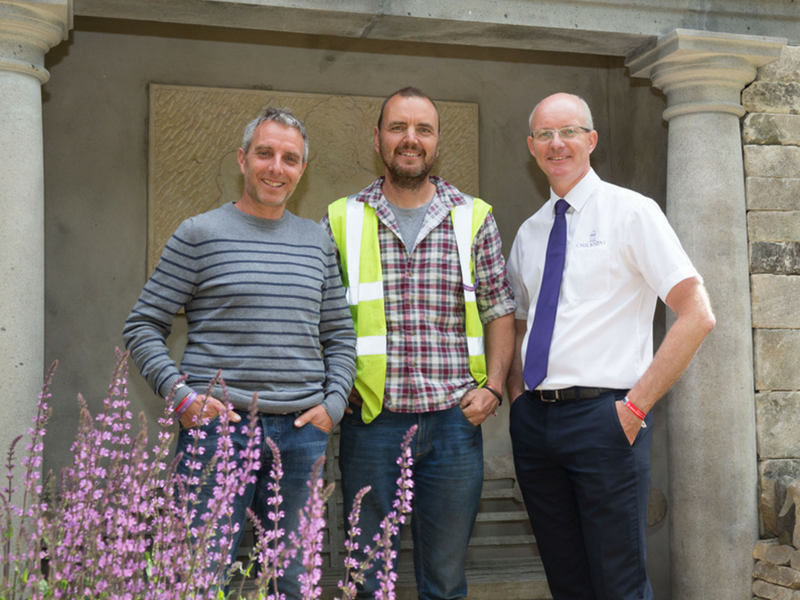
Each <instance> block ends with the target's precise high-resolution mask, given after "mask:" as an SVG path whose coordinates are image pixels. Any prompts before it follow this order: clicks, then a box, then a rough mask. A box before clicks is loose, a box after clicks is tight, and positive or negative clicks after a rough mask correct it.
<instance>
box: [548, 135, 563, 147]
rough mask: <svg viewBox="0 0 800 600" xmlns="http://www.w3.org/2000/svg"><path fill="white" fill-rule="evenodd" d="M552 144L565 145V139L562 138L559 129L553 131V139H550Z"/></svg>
mask: <svg viewBox="0 0 800 600" xmlns="http://www.w3.org/2000/svg"><path fill="white" fill-rule="evenodd" d="M550 145H551V146H557V147H560V146H563V145H564V140H563V139H562V138H561V135H560V134H559V133H558V131H554V132H553V139H552V140H550Z"/></svg>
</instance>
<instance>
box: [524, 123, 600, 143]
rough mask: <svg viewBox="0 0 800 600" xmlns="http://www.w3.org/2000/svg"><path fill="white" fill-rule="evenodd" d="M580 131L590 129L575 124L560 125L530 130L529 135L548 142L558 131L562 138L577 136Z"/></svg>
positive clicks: (587, 131) (538, 140)
mask: <svg viewBox="0 0 800 600" xmlns="http://www.w3.org/2000/svg"><path fill="white" fill-rule="evenodd" d="M582 131H585V132H586V133H589V132H590V131H591V129H587V128H586V127H581V126H579V125H576V126H574V127H562V128H561V129H537V130H536V131H531V137H532V138H533V139H534V140H535V141H537V142H550V141H552V140H553V138H554V137H555V135H556V133H558V137H560V138H561V139H562V140H572V139H575V138H576V137H578V136H579V135H580V134H581V132H582Z"/></svg>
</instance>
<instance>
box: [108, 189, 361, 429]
mask: <svg viewBox="0 0 800 600" xmlns="http://www.w3.org/2000/svg"><path fill="white" fill-rule="evenodd" d="M181 307H184V308H185V312H186V319H187V322H188V326H189V335H188V343H187V346H186V351H185V353H184V355H183V360H182V362H181V365H180V369H179V368H178V367H177V366H176V364H175V363H174V362H173V360H172V359H171V358H170V357H169V355H168V354H167V346H166V338H167V336H168V335H169V333H170V331H171V329H172V323H173V319H174V317H175V314H177V313H178V311H179V310H180V309H181ZM123 337H124V340H125V345H126V347H127V348H128V350H129V351H130V353H131V356H132V357H133V359H134V361H135V363H136V366H137V367H138V368H139V371H140V372H141V373H142V375H143V376H144V377H145V379H147V382H148V383H149V384H150V387H151V388H152V389H153V391H155V393H157V394H159V395H160V396H167V395H168V394H169V392H170V390H171V389H172V387H173V386H174V385H175V383H176V382H177V381H178V379H179V378H180V377H181V374H182V373H185V374H186V375H187V379H186V384H187V385H188V386H189V388H192V389H194V390H195V391H196V392H198V393H203V392H205V390H206V387H207V385H208V383H209V381H210V380H211V379H212V378H213V377H214V375H215V374H216V373H217V371H218V370H220V369H221V370H222V377H223V379H224V380H225V383H226V384H227V386H228V392H229V396H230V400H231V402H232V403H233V404H234V406H236V407H238V408H247V406H248V405H249V403H250V398H251V397H252V394H253V392H254V391H255V392H258V408H259V410H260V411H262V412H269V413H286V412H294V411H298V410H303V409H307V408H310V407H312V406H316V405H318V404H322V405H323V406H324V407H325V409H326V410H327V412H328V414H329V415H330V417H331V419H332V420H333V422H334V423H337V422H338V421H339V420H340V419H341V417H342V415H343V413H344V408H345V406H346V404H347V395H348V393H349V392H350V388H351V387H352V385H353V379H354V378H355V341H356V337H355V333H354V331H353V323H352V320H351V317H350V310H349V308H348V305H347V300H346V298H345V294H344V289H343V288H342V283H341V280H340V277H339V268H338V266H337V262H336V255H335V253H334V249H333V245H332V243H331V241H330V239H329V238H328V236H327V235H326V233H325V231H324V230H323V229H322V228H321V227H320V226H319V225H317V224H316V223H314V222H313V221H310V220H308V219H301V218H299V217H296V216H295V215H293V214H291V213H289V212H288V211H287V212H286V213H284V215H283V217H282V218H281V219H278V220H270V219H260V218H258V217H253V216H251V215H248V214H245V213H243V212H241V211H240V210H239V209H237V208H236V206H235V205H234V204H232V203H229V204H226V205H224V206H222V207H221V208H218V209H216V210H213V211H210V212H208V213H205V214H202V215H198V216H196V217H192V218H190V219H187V220H186V221H184V222H183V223H182V224H181V225H180V227H178V229H177V231H176V232H175V234H174V235H173V236H172V237H171V238H170V240H169V242H168V243H167V246H166V248H165V249H164V253H163V254H162V256H161V260H160V261H159V263H158V266H157V267H156V269H155V270H154V271H153V274H152V275H151V277H150V280H149V281H148V282H147V284H146V285H145V287H144V290H143V291H142V294H141V296H140V297H139V300H138V301H137V302H136V305H135V306H134V307H133V310H132V311H131V314H130V316H129V317H128V319H127V321H126V322H125V329H124V331H123ZM188 393H189V390H188V389H186V388H180V390H179V392H178V393H177V394H176V396H175V401H176V402H178V401H180V400H181V399H182V398H183V397H185V396H186V395H187V394H188ZM219 394H221V390H219V389H216V390H214V395H215V396H217V397H220V396H219Z"/></svg>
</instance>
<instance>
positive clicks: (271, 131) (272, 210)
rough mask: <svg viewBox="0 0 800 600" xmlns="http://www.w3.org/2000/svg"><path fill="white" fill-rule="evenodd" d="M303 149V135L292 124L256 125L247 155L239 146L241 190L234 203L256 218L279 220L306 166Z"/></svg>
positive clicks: (268, 123)
mask: <svg viewBox="0 0 800 600" xmlns="http://www.w3.org/2000/svg"><path fill="white" fill-rule="evenodd" d="M303 151H304V142H303V136H302V135H301V134H300V132H299V131H298V130H297V129H295V128H294V127H288V126H286V125H282V124H281V123H277V122H275V121H267V122H264V123H262V124H261V125H259V126H258V129H256V131H255V133H254V134H253V142H252V144H250V148H249V149H248V151H247V154H245V152H244V150H242V149H241V148H239V154H238V158H239V168H240V169H241V171H242V174H243V175H244V193H243V194H242V198H241V200H239V202H237V203H236V206H237V207H238V208H239V209H240V210H242V211H243V212H246V213H247V214H250V215H253V216H255V217H262V218H265V219H280V218H281V217H282V216H283V211H284V208H285V207H286V201H287V200H289V197H290V196H291V195H292V192H294V189H295V188H296V187H297V183H298V182H299V181H300V177H301V176H302V175H303V172H304V171H305V169H306V165H305V164H303Z"/></svg>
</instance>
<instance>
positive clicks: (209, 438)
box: [176, 411, 328, 600]
mask: <svg viewBox="0 0 800 600" xmlns="http://www.w3.org/2000/svg"><path fill="white" fill-rule="evenodd" d="M236 412H238V413H239V415H240V416H241V417H242V421H241V422H240V423H234V424H232V425H233V426H234V427H235V433H232V434H231V441H232V443H233V447H234V460H236V461H237V462H238V463H239V464H241V463H242V460H241V458H240V456H239V455H240V453H241V451H242V450H243V449H245V448H246V447H247V436H246V435H245V433H244V431H243V429H244V426H245V425H246V424H247V413H245V412H242V411H236ZM299 414H300V413H289V414H285V415H272V414H264V413H261V414H259V419H258V423H257V424H258V425H259V426H260V428H261V436H260V439H259V440H258V444H257V446H256V447H258V448H260V450H261V459H260V462H261V468H260V469H259V470H258V471H257V472H256V482H255V483H252V484H249V485H247V486H246V488H245V490H244V494H243V495H241V496H239V495H237V496H236V497H235V498H234V500H233V505H234V512H233V518H232V521H233V523H239V531H238V532H237V533H236V534H235V535H234V538H233V546H232V548H231V553H230V556H231V561H233V560H235V558H236V553H237V551H238V550H239V544H240V543H241V541H242V534H243V533H244V526H245V521H246V518H247V515H246V513H245V510H246V509H247V508H251V509H252V510H253V511H254V512H255V513H256V515H258V518H259V520H260V521H261V524H262V526H263V527H264V528H265V529H272V527H273V524H272V521H271V520H270V519H269V517H268V516H267V515H268V513H269V511H270V510H274V509H273V507H272V506H270V505H268V504H267V500H268V499H269V498H271V497H272V496H274V492H272V491H270V490H269V489H268V488H267V485H268V484H269V483H271V481H272V480H271V479H270V476H269V471H270V468H271V467H272V458H273V457H272V451H271V450H270V447H269V446H268V445H267V443H266V441H265V440H266V438H267V437H269V438H271V439H272V441H273V442H275V444H276V445H277V446H278V449H279V450H280V454H281V463H282V465H283V478H282V479H281V481H280V486H281V496H283V503H282V504H281V506H280V508H281V510H282V511H283V512H284V513H285V517H284V518H283V519H281V521H280V522H279V526H280V527H281V528H283V529H284V530H285V535H284V538H283V541H285V542H286V543H287V545H288V542H289V532H291V531H296V530H297V525H298V521H299V517H298V511H299V510H300V509H302V507H303V506H304V505H305V502H306V499H307V498H308V487H307V486H306V481H308V478H309V474H310V473H311V468H312V467H313V465H314V462H315V461H316V460H317V459H318V458H319V457H320V456H322V455H324V454H325V448H326V447H327V445H328V434H327V433H325V432H324V431H322V430H320V429H317V428H316V427H314V426H313V425H310V424H309V425H306V426H305V427H301V428H299V429H298V428H297V427H295V426H294V420H295V419H296V418H297V417H298V415H299ZM218 427H219V419H218V418H215V419H213V420H212V421H211V422H210V423H208V424H207V425H205V426H202V427H201V429H203V431H204V432H205V434H206V436H205V439H202V440H200V441H199V442H198V444H199V445H201V446H202V447H204V448H205V449H206V451H205V453H204V454H203V455H202V456H198V457H197V460H199V461H200V462H201V464H202V467H203V468H204V467H205V465H206V464H207V463H208V461H209V460H210V459H211V457H212V456H213V455H214V452H215V451H216V448H217V442H218V440H219V437H220V436H219V432H218V431H217V429H218ZM193 445H194V438H193V437H192V436H191V435H189V430H188V429H184V428H183V427H182V428H181V431H180V435H179V437H178V446H177V448H176V451H177V452H182V451H187V452H191V449H192V447H193ZM178 473H180V474H184V475H188V474H189V468H188V467H187V466H186V464H185V461H181V464H180V466H179V467H178ZM214 487H215V482H214V477H213V475H212V477H211V478H210V479H208V480H207V481H206V482H205V485H204V487H203V489H202V491H201V493H200V495H199V501H198V503H197V505H196V506H195V508H197V515H196V517H195V521H194V524H195V525H200V524H201V523H202V522H201V521H200V518H199V517H200V515H201V514H202V513H203V512H205V507H206V505H207V502H208V500H209V499H210V498H212V497H213V491H214ZM217 534H218V535H222V532H221V531H219V528H218V531H217ZM301 557H302V551H300V552H298V557H297V558H296V559H295V560H294V561H293V562H292V564H291V565H290V566H289V567H288V568H287V569H286V570H285V573H284V576H283V577H282V578H281V579H280V580H279V582H278V589H279V591H280V592H281V593H284V594H286V597H287V598H288V599H289V600H294V599H296V598H300V584H299V582H298V581H297V575H299V574H300V573H301V572H304V571H305V568H304V567H303V565H302V563H301ZM210 568H216V567H215V566H214V565H210ZM270 590H271V588H270Z"/></svg>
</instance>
